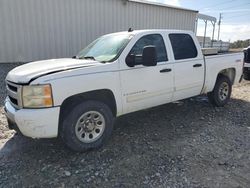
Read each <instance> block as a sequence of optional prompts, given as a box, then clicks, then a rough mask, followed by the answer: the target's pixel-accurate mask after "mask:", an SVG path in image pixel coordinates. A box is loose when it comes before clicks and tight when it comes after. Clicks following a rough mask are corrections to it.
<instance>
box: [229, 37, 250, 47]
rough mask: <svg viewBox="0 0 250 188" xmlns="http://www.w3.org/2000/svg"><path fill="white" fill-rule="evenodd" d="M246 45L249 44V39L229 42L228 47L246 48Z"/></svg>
mask: <svg viewBox="0 0 250 188" xmlns="http://www.w3.org/2000/svg"><path fill="white" fill-rule="evenodd" d="M248 46H250V39H247V40H237V41H235V42H233V43H230V48H246V47H248Z"/></svg>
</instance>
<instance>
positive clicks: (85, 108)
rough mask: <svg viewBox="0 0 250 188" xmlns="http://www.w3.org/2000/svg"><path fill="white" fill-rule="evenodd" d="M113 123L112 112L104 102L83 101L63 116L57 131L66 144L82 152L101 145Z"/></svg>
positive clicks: (110, 130)
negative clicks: (59, 128)
mask: <svg viewBox="0 0 250 188" xmlns="http://www.w3.org/2000/svg"><path fill="white" fill-rule="evenodd" d="M113 123H114V117H113V114H112V112H111V110H110V108H109V107H108V106H107V105H106V104H104V103H102V102H98V101H85V102H82V103H80V104H78V105H76V106H75V107H74V108H73V109H72V110H71V111H70V112H69V114H67V115H66V117H64V118H63V120H62V126H61V130H59V131H60V136H61V138H62V140H63V142H64V143H65V144H66V146H68V147H69V148H70V149H71V150H74V151H78V152H83V151H87V150H90V149H96V148H99V147H101V146H102V145H103V143H104V142H105V141H106V140H107V139H108V138H109V137H110V135H111V133H112V130H113ZM91 135H92V136H91Z"/></svg>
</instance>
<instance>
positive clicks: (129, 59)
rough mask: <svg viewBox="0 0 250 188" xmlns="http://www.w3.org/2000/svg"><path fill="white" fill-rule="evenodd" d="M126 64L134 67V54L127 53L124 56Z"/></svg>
mask: <svg viewBox="0 0 250 188" xmlns="http://www.w3.org/2000/svg"><path fill="white" fill-rule="evenodd" d="M126 64H127V65H128V66H129V67H134V66H135V55H134V54H129V55H128V56H127V57H126Z"/></svg>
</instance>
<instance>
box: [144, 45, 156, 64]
mask: <svg viewBox="0 0 250 188" xmlns="http://www.w3.org/2000/svg"><path fill="white" fill-rule="evenodd" d="M142 64H143V65H144V66H147V67H149V66H156V64H157V54H156V48H155V46H145V47H144V48H143V52H142Z"/></svg>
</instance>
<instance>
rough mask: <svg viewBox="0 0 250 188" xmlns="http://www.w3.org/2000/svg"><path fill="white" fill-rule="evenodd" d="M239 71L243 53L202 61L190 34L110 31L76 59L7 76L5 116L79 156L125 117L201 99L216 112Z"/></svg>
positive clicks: (33, 65) (30, 67)
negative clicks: (204, 97) (57, 140)
mask: <svg viewBox="0 0 250 188" xmlns="http://www.w3.org/2000/svg"><path fill="white" fill-rule="evenodd" d="M242 69H243V54H242V53H235V54H227V55H212V56H204V55H203V54H202V50H201V48H200V45H199V43H198V41H197V39H196V37H195V36H194V34H193V33H192V32H189V31H176V30H138V31H128V32H120V33H113V34H108V35H105V36H102V37H100V38H98V39H97V40H95V41H94V42H92V43H91V44H90V45H89V46H87V47H86V48H85V49H84V50H82V51H81V52H80V53H79V54H78V55H77V56H76V57H74V58H68V59H52V60H46V61H38V62H33V63H29V64H25V65H23V66H19V67H17V68H15V69H13V70H12V71H10V72H9V73H8V75H7V77H6V85H7V91H8V96H7V98H6V101H5V111H6V116H7V118H8V122H9V126H10V127H11V128H12V127H14V128H15V129H19V130H20V131H21V133H22V134H23V135H25V136H28V137H32V138H49V137H57V136H60V137H61V138H62V139H63V141H64V142H65V144H66V145H67V146H69V147H70V148H71V149H73V150H76V151H85V150H87V149H90V148H97V147H99V146H101V145H102V144H103V143H104V141H106V140H107V138H108V137H109V136H110V135H111V132H112V129H113V122H114V119H115V118H116V117H118V116H121V115H123V114H127V113H130V112H134V111H138V110H141V109H145V108H150V107H153V106H157V105H161V104H165V103H169V102H172V101H177V100H181V99H185V98H189V97H193V96H196V95H200V94H205V93H207V94H208V97H209V100H210V101H211V103H212V104H214V105H215V106H223V105H225V104H226V103H227V102H228V100H229V98H230V95H231V90H232V85H233V84H236V83H238V82H239V81H240V79H241V75H242ZM166 116H167V114H166Z"/></svg>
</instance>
